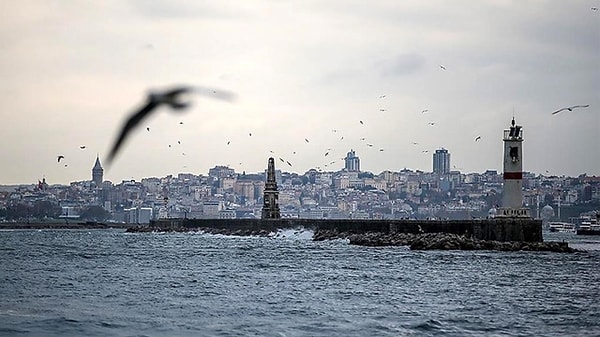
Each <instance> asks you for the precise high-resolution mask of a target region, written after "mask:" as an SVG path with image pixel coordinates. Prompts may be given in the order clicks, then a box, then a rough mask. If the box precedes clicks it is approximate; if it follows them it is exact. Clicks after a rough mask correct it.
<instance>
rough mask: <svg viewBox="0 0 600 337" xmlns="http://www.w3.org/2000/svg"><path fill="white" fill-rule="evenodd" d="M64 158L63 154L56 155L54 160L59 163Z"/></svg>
mask: <svg viewBox="0 0 600 337" xmlns="http://www.w3.org/2000/svg"><path fill="white" fill-rule="evenodd" d="M64 158H65V156H63V155H60V156H56V160H57V162H58V163H60V160H61V159H64Z"/></svg>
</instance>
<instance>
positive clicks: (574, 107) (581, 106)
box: [552, 104, 590, 115]
mask: <svg viewBox="0 0 600 337" xmlns="http://www.w3.org/2000/svg"><path fill="white" fill-rule="evenodd" d="M589 106H590V105H589V104H586V105H573V106H570V107H566V108H562V109H559V110H556V111H554V112H553V113H552V114H553V115H556V114H557V113H559V112H561V111H563V110H569V111H573V109H577V108H587V107H589Z"/></svg>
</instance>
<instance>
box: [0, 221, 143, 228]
mask: <svg viewBox="0 0 600 337" xmlns="http://www.w3.org/2000/svg"><path fill="white" fill-rule="evenodd" d="M133 226H135V224H124V223H106V222H80V221H77V222H68V221H64V222H30V223H23V222H0V230H2V229H109V228H119V229H127V228H130V227H133Z"/></svg>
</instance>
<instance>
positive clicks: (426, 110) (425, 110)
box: [421, 109, 429, 114]
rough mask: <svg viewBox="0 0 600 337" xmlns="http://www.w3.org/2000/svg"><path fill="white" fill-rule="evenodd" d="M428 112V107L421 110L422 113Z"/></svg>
mask: <svg viewBox="0 0 600 337" xmlns="http://www.w3.org/2000/svg"><path fill="white" fill-rule="evenodd" d="M426 112H429V110H428V109H424V110H421V113H422V114H424V113H426Z"/></svg>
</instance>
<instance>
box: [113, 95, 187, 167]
mask: <svg viewBox="0 0 600 337" xmlns="http://www.w3.org/2000/svg"><path fill="white" fill-rule="evenodd" d="M191 90H192V89H191V88H189V87H177V88H174V89H171V90H168V91H166V92H162V93H150V94H149V95H148V100H147V102H146V105H144V107H142V108H141V109H140V110H139V111H137V112H136V113H135V114H134V115H133V116H131V117H130V118H129V119H128V120H127V122H126V123H125V125H124V126H123V128H122V129H121V133H120V134H119V138H117V141H116V142H115V144H114V145H113V147H112V149H111V151H110V153H109V154H108V160H107V161H108V163H110V162H112V160H113V158H114V157H115V155H116V154H117V152H118V151H119V147H120V146H121V144H122V143H123V141H124V140H125V138H126V137H127V135H128V133H129V132H130V131H131V130H132V129H133V128H135V127H136V126H137V125H138V124H139V123H140V122H141V121H142V120H143V119H144V118H146V117H147V116H148V115H149V114H150V113H151V112H152V111H153V110H154V109H155V108H156V107H158V106H159V105H163V104H164V105H168V106H170V107H171V108H173V109H175V110H182V109H185V108H187V107H188V106H189V103H186V102H182V101H180V100H179V97H180V96H181V95H182V94H184V93H187V92H190V91H191ZM180 124H182V122H180ZM146 130H147V129H146Z"/></svg>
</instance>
